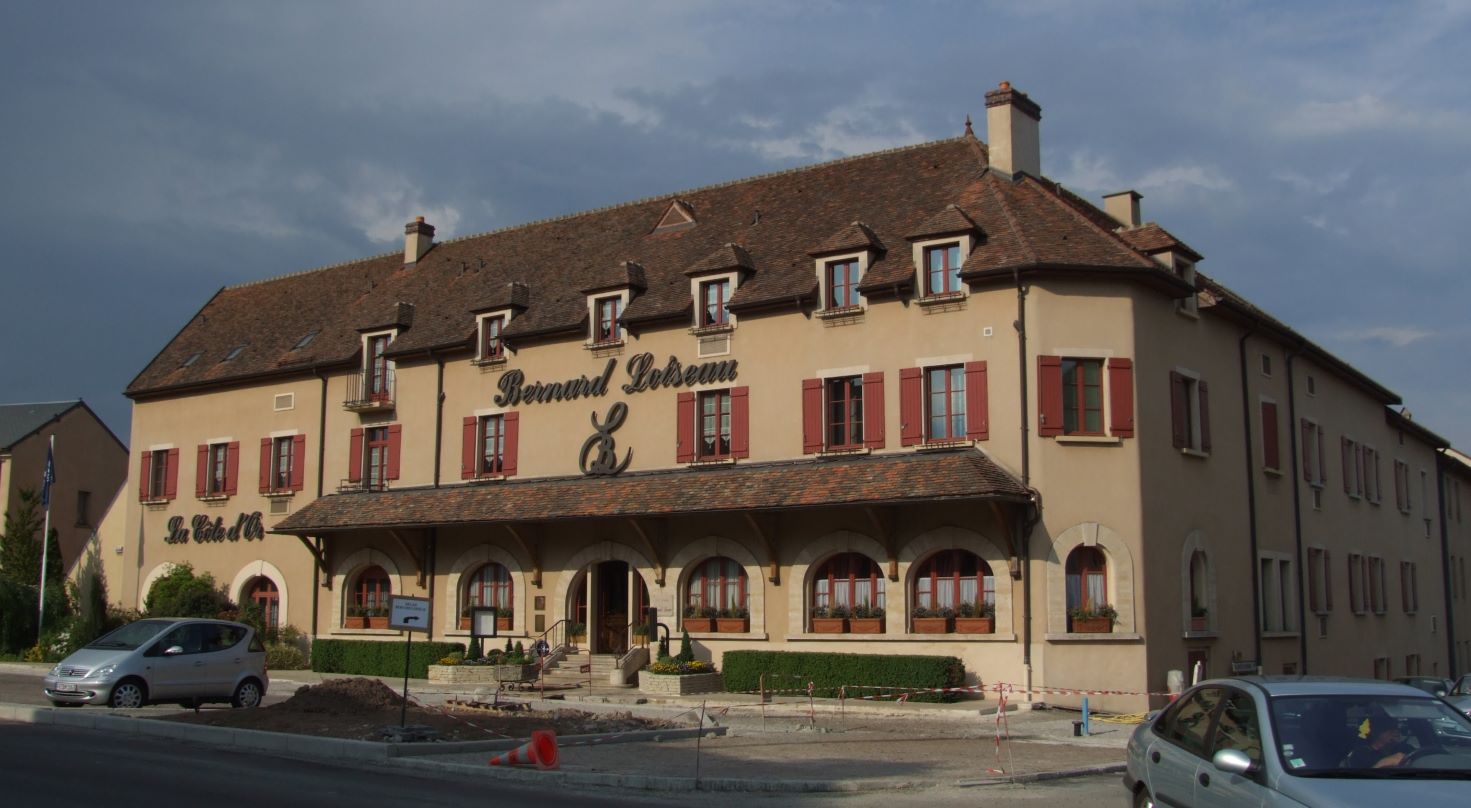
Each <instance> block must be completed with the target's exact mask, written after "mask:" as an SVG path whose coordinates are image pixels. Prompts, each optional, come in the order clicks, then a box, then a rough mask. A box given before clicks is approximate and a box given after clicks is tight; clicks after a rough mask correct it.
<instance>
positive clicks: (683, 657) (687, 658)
mask: <svg viewBox="0 0 1471 808" xmlns="http://www.w3.org/2000/svg"><path fill="white" fill-rule="evenodd" d="M674 658H675V659H677V660H679V661H680V662H694V661H695V649H694V647H693V646H691V645H690V633H689V631H688V630H686V631H684V632H683V633H682V634H680V636H679V653H678V654H676V655H675V656H674Z"/></svg>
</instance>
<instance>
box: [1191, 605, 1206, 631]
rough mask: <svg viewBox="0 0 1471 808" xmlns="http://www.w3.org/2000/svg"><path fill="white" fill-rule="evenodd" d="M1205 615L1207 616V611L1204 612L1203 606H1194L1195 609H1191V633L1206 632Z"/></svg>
mask: <svg viewBox="0 0 1471 808" xmlns="http://www.w3.org/2000/svg"><path fill="white" fill-rule="evenodd" d="M1206 615H1207V610H1206V608H1205V607H1204V606H1196V607H1195V608H1193V609H1191V610H1190V630H1191V631H1205V630H1207V626H1206V623H1207V621H1206Z"/></svg>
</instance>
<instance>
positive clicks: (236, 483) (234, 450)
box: [224, 440, 240, 497]
mask: <svg viewBox="0 0 1471 808" xmlns="http://www.w3.org/2000/svg"><path fill="white" fill-rule="evenodd" d="M239 492H240V441H238V440H235V441H230V444H229V445H228V446H226V447H225V487H224V494H225V496H227V497H233V496H235V495H236V494H237V493H239Z"/></svg>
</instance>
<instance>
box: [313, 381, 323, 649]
mask: <svg viewBox="0 0 1471 808" xmlns="http://www.w3.org/2000/svg"><path fill="white" fill-rule="evenodd" d="M312 373H313V374H314V375H316V377H317V378H319V379H321V380H322V396H321V399H322V400H321V407H320V414H319V415H318V417H317V499H321V498H322V495H323V493H324V492H323V490H322V489H323V486H324V485H325V484H326V479H327V374H325V373H323V372H322V369H321V367H320V366H316V365H314V366H312ZM314 541H315V542H316V550H317V555H316V558H313V559H312V630H311V637H312V639H313V640H315V639H316V638H317V616H318V612H319V611H320V609H321V603H320V601H321V593H322V585H321V580H320V578H319V577H318V576H319V569H318V568H319V567H320V566H321V565H319V564H318V563H317V558H320V557H321V555H322V539H321V537H320V536H318V537H316V538H315V539H314Z"/></svg>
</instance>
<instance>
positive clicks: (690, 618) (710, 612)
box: [683, 604, 719, 634]
mask: <svg viewBox="0 0 1471 808" xmlns="http://www.w3.org/2000/svg"><path fill="white" fill-rule="evenodd" d="M718 614H719V612H718V611H717V610H716V609H715V607H713V606H695V605H693V604H691V605H689V606H686V607H684V623H683V625H684V630H685V631H688V632H691V633H693V634H699V633H701V632H704V633H706V634H709V633H710V632H712V631H714V630H715V617H716V615H718Z"/></svg>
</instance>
